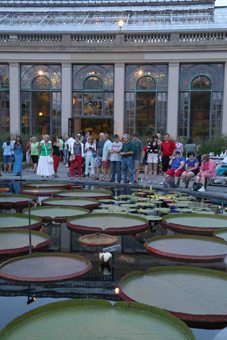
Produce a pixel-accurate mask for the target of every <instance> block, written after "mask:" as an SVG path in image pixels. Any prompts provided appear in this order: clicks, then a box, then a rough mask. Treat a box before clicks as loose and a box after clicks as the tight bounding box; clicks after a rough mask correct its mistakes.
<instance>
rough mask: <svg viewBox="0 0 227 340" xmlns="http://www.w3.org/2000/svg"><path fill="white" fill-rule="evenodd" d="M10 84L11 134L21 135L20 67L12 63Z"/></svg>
mask: <svg viewBox="0 0 227 340" xmlns="http://www.w3.org/2000/svg"><path fill="white" fill-rule="evenodd" d="M9 84H10V99H9V102H10V134H13V135H15V134H18V135H20V121H21V119H20V65H19V63H10V66H9Z"/></svg>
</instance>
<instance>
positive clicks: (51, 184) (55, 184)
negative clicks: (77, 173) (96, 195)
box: [23, 181, 73, 189]
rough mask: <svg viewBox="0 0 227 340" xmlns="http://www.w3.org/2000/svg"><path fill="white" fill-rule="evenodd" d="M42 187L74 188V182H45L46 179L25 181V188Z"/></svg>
mask: <svg viewBox="0 0 227 340" xmlns="http://www.w3.org/2000/svg"><path fill="white" fill-rule="evenodd" d="M37 187H40V188H41V189H44V188H63V187H64V188H72V187H73V185H72V183H66V182H59V181H58V182H56V181H55V182H46V181H45V182H44V181H35V182H32V181H28V182H25V183H23V188H37Z"/></svg>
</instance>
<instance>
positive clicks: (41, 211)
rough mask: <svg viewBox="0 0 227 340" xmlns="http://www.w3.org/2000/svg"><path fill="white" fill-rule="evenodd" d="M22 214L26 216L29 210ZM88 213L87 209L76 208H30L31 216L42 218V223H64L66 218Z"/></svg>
mask: <svg viewBox="0 0 227 340" xmlns="http://www.w3.org/2000/svg"><path fill="white" fill-rule="evenodd" d="M23 213H24V214H28V213H29V210H28V209H24V210H23ZM87 213H89V211H88V210H87V209H83V208H78V207H75V208H73V207H63V206H59V207H56V206H52V207H50V206H49V207H48V206H42V207H35V208H31V214H32V215H33V216H37V217H40V218H42V221H43V222H44V223H47V222H50V221H54V222H60V223H61V222H66V220H67V218H69V217H72V216H78V215H84V214H87Z"/></svg>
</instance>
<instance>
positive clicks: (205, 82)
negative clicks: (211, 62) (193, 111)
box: [191, 76, 211, 90]
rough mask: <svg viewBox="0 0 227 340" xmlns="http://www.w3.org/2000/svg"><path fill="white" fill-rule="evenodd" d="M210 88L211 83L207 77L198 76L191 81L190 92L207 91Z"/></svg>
mask: <svg viewBox="0 0 227 340" xmlns="http://www.w3.org/2000/svg"><path fill="white" fill-rule="evenodd" d="M210 88H211V81H210V79H209V78H208V77H205V76H198V77H196V78H194V79H193V80H192V84H191V89H192V90H209V89H210Z"/></svg>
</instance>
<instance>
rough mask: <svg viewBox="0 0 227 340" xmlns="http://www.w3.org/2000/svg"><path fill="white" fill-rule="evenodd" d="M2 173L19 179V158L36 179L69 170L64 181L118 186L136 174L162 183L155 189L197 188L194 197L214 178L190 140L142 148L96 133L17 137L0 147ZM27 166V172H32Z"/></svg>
mask: <svg viewBox="0 0 227 340" xmlns="http://www.w3.org/2000/svg"><path fill="white" fill-rule="evenodd" d="M2 149H3V163H4V168H3V169H4V172H7V171H8V172H11V171H12V174H13V175H15V176H18V175H20V174H21V171H22V164H23V159H24V155H26V156H25V159H26V165H27V171H33V172H34V173H36V174H37V175H39V176H42V177H50V176H55V177H57V176H58V167H59V163H60V162H63V164H64V165H65V166H66V167H68V173H67V174H68V177H69V178H70V179H71V180H72V179H73V178H74V177H75V176H77V177H78V179H80V178H82V177H85V178H88V177H89V178H90V179H92V180H102V181H109V182H116V181H117V182H118V183H130V184H134V183H138V181H139V172H140V171H141V172H142V173H143V175H142V179H144V180H146V181H147V182H148V183H154V184H155V183H157V175H158V174H162V175H163V176H164V180H163V182H162V183H160V184H164V185H166V186H171V187H177V186H178V185H179V182H180V179H182V181H183V182H184V184H185V187H186V188H187V187H188V185H189V182H190V181H191V179H193V178H194V180H195V182H200V183H201V187H200V188H199V191H205V187H206V182H207V179H208V178H209V177H214V176H215V174H216V163H215V162H214V161H213V160H211V159H210V158H209V155H202V157H201V161H199V160H198V158H197V152H198V149H197V146H196V144H195V143H193V140H192V139H191V138H189V139H188V141H187V143H185V144H184V143H183V142H182V140H181V138H179V139H177V140H176V141H174V140H172V139H171V138H170V135H169V134H168V133H166V134H165V135H164V136H163V138H162V137H161V135H160V134H156V135H153V136H148V137H147V140H146V142H145V145H143V143H142V141H141V140H140V139H139V136H138V134H137V133H136V132H134V133H133V134H132V136H129V135H128V134H123V136H122V137H121V136H119V135H118V134H114V135H113V137H112V138H110V136H109V134H108V133H104V132H101V133H100V134H99V138H98V139H94V138H93V136H92V135H90V133H88V132H87V133H86V134H85V135H83V134H81V133H78V134H72V136H71V137H68V136H64V137H63V138H62V137H58V138H57V137H55V136H53V137H52V138H50V136H48V135H44V136H42V139H41V140H37V138H36V137H31V138H30V139H29V140H28V141H27V143H26V144H24V143H23V142H22V140H21V137H20V136H16V138H15V139H10V138H7V140H6V141H5V142H4V143H3V145H2ZM31 165H32V167H31Z"/></svg>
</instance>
